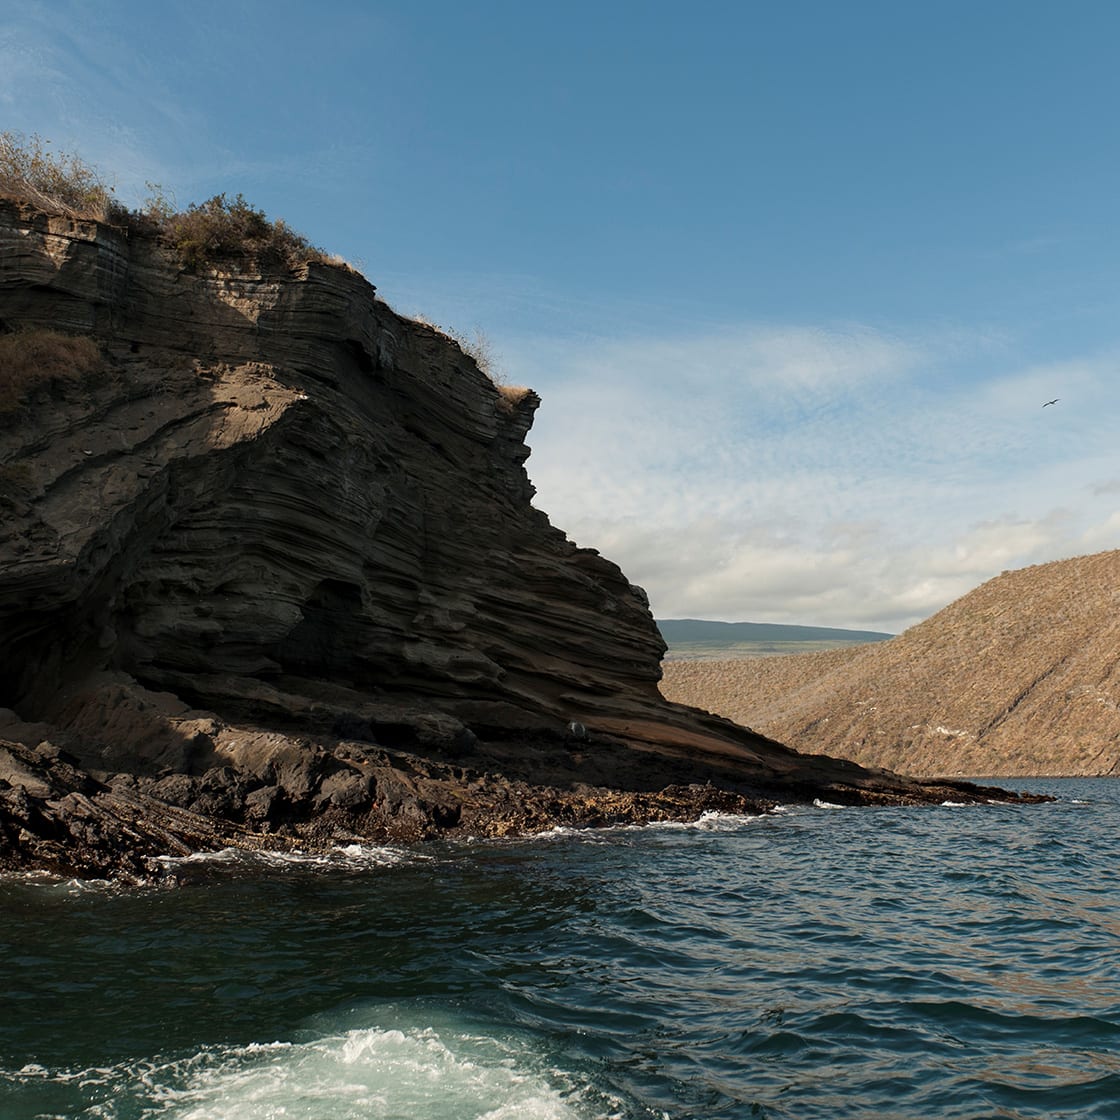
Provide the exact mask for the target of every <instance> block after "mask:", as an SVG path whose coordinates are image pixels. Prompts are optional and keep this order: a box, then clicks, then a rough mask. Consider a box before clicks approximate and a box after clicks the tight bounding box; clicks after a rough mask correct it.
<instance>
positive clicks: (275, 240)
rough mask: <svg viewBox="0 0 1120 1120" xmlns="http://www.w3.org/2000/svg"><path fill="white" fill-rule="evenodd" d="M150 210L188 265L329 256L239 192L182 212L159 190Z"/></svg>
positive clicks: (276, 264) (289, 262)
mask: <svg viewBox="0 0 1120 1120" xmlns="http://www.w3.org/2000/svg"><path fill="white" fill-rule="evenodd" d="M146 214H147V216H148V218H149V219H150V220H153V221H154V222H155V223H156V225H157V227H158V228H159V229H160V232H161V234H162V235H163V237H164V238H165V239H166V240H167V241H168V242H169V243H170V244H171V245H172V246H173V247H174V248H175V250H176V251H177V252H178V254H179V256H180V257H181V258H182V261H183V264H184V265H185V266H186V267H187V268H190V269H196V268H202V267H205V266H206V265H211V264H215V263H217V262H219V261H224V260H235V259H238V258H242V257H246V256H249V257H252V258H254V259H255V260H256V261H257V262H258V263H259V264H260V266H261V267H262V268H266V269H267V268H295V267H297V266H299V265H301V264H304V263H306V262H308V261H318V262H321V263H328V262H329V260H330V258H328V257H327V255H326V254H325V253H324V252H323V250H322V249H317V248H316V247H315V246H314V245H312V244H311V242H310V241H308V240H307V238H306V237H304V236H303V235H302V234H299V233H296V231H295V230H294V229H292V228H291V227H290V226H289V225H287V224H286V223H285V222H284V221H282V220H281V219H279V218H278V219H276V220H275V221H269V219H268V217H267V216H266V214H265V213H264V211H263V210H258V209H257V208H256V207H254V206H251V205H250V204H249V203H248V202H246V201H245V198H244V196H242V195H240V194H239V195H237V196H236V197H235V198H232V199H231V198H226V196H225V195H224V194H216V195H214V197H213V198H208V199H207V200H206V201H205V202H199V203H193V204H192V205H190V206H188V207H187V208H186V210H182V211H179V212H176V211H175V210H174V208H173V207H171V206H169V205H168V204H167V202H166V199H165V198H164V196H163V195H162V194H157V195H155V196H153V197H151V198H149V199H148V202H147V207H146Z"/></svg>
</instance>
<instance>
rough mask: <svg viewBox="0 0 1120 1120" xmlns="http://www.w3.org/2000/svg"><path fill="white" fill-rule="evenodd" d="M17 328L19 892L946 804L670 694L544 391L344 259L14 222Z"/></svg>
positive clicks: (4, 526)
mask: <svg viewBox="0 0 1120 1120" xmlns="http://www.w3.org/2000/svg"><path fill="white" fill-rule="evenodd" d="M0 332H3V333H2V334H0V341H5V343H6V345H5V347H4V349H3V350H2V351H0V518H2V520H0V708H2V709H3V711H0V740H2V742H0V866H35V865H45V866H54V867H58V868H62V869H68V870H73V869H76V870H78V871H81V872H90V871H113V870H119V869H120V867H121V866H127V867H129V868H131V869H132V870H134V871H137V872H139V869H140V868H141V866H142V863H143V860H144V858H146V857H147V856H149V855H151V854H153V853H157V852H160V851H168V850H171V851H180V850H183V851H185V850H187V849H188V848H191V847H196V846H213V845H215V844H219V843H228V842H237V843H267V844H281V843H294V842H301V843H305V842H327V841H329V840H330V839H331V838H335V839H340V838H343V837H353V836H372V837H383V836H397V837H403V838H409V837H413V836H426V835H432V834H433V833H434V832H438V831H451V832H454V831H455V830H467V831H474V832H495V831H499V832H500V831H504V830H508V829H515V828H528V827H545V826H547V825H548V824H550V823H554V822H555V821H557V820H561V819H563V820H572V821H577V822H578V821H585V822H586V821H601V820H607V819H612V820H613V819H646V818H647V817H649V816H651V815H653V816H656V815H681V814H687V813H694V812H698V811H700V810H701V809H702V808H704V807H705V805H710V804H715V803H716V802H719V804H721V805H724V806H728V805H735V804H738V805H740V806H744V805H746V804H747V803H748V801H749V799H751V798H753V799H755V800H756V801H757V799H758V798H764V797H766V796H771V795H774V794H775V793H780V794H781V795H782V796H787V795H793V794H794V793H796V794H798V795H801V796H811V795H814V794H818V793H819V794H821V795H822V796H824V795H827V796H828V797H830V798H831V799H832V800H837V799H848V800H853V801H855V800H868V799H874V798H876V797H887V798H891V799H896V800H898V799H901V800H906V799H912V800H922V799H928V798H931V797H935V796H938V795H939V794H938V792H937V791H935V790H927V789H924V788H922V787H920V786H917V785H915V784H914V783H912V782H908V781H906V780H903V779H900V778H897V777H896V776H893V775H888V774H883V773H869V772H866V771H862V770H860V769H859V768H857V767H854V766H852V765H851V764H847V763H836V762H833V761H832V760H829V759H821V758H817V759H807V758H803V757H801V756H799V755H797V754H795V753H793V752H791V751H789V750H787V749H786V748H784V747H782V746H780V745H779V744H777V743H774V742H772V741H770V740H767V739H765V738H763V737H762V736H760V735H756V734H753V733H750V732H747V731H744V730H742V729H737V728H735V727H733V726H731V725H730V724H727V723H725V722H724V721H721V720H717V719H713V718H711V717H708V716H706V715H703V714H701V713H698V712H693V711H690V710H688V709H685V708H681V707H678V706H674V705H670V704H668V703H666V702H665V701H664V700H663V699H662V698H661V696H660V694H659V692H658V689H657V682H658V679H659V676H660V658H661V655H662V652H663V648H664V647H663V644H662V642H661V639H660V636H659V635H658V633H657V630H656V627H655V625H654V623H653V620H652V618H651V617H650V614H649V610H648V608H647V604H646V600H645V596H644V595H643V593H642V592H641V591H640V589H638V588H636V587H634V586H632V585H631V584H630V583H629V582H628V581H627V580H626V578H625V577H624V576H623V574H622V573H621V572H620V571H619V569H618V568H617V567H616V566H615V565H613V564H611V563H609V562H608V561H607V560H605V559H603V558H602V557H601V556H599V555H598V554H597V553H596V552H594V551H591V550H588V549H580V548H577V547H575V546H574V545H573V544H572V543H571V542H569V541H568V540H567V539H566V538H565V537H564V535H563V533H561V532H560V531H559V530H557V529H555V528H553V527H552V526H551V525H550V524H549V521H548V519H547V517H546V516H545V514H543V513H541V512H540V511H538V510H536V509H535V508H534V507H533V506H532V504H531V499H532V496H533V489H532V486H531V484H530V482H529V480H528V477H527V475H526V472H525V469H524V462H525V460H526V457H527V456H528V453H529V452H528V449H527V447H526V445H525V437H526V433H527V432H528V430H529V427H530V423H531V420H532V416H533V412H534V410H535V409H536V407H537V405H538V403H539V401H538V399H537V397H536V396H535V395H534V394H533V393H531V392H528V391H525V392H521V393H511V392H508V391H504V392H503V391H500V390H499V389H498V388H497V387H496V386H495V385H494V384H493V383H492V382H491V381H490V380H489V379H488V378H487V377H486V376H485V375H484V374H483V373H482V372H481V371H480V370H479V369H478V367H477V365H476V364H475V362H474V361H473V360H472V359H471V358H470V357H469V356H468V355H467V354H465V353H464V352H463V351H462V349H461V348H460V347H459V346H458V345H457V344H456V343H455V342H454V341H452V340H451V339H449V338H447V337H446V336H444V335H443V334H441V333H440V332H439V331H437V330H435V329H433V328H431V327H428V326H425V325H423V324H420V323H417V322H414V321H411V320H408V319H404V318H402V317H400V316H398V315H397V314H395V313H394V312H393V311H392V310H391V309H390V308H389V307H388V306H387V305H386V304H385V303H384V302H382V301H380V300H379V299H378V298H377V297H376V294H375V291H374V289H373V288H372V287H371V286H370V285H369V284H368V283H367V282H366V281H365V280H364V279H363V278H362V277H361V276H360V275H358V274H356V273H354V272H353V271H351V270H349V269H347V268H346V267H343V266H336V265H330V264H323V263H306V264H304V265H302V266H300V267H299V268H298V269H296V270H295V271H291V270H276V269H272V270H269V269H262V268H261V267H260V266H259V263H256V262H254V261H253V260H252V259H250V258H245V259H242V260H239V261H235V262H231V263H230V264H229V265H228V266H227V267H224V268H222V269H218V268H202V269H199V270H197V271H190V270H186V269H184V267H183V266H182V263H181V261H179V260H178V259H176V257H175V256H174V254H173V253H172V252H171V251H170V250H168V249H167V248H166V247H164V246H163V245H161V243H160V241H159V238H158V236H157V234H156V233H154V232H152V231H147V232H145V231H144V230H142V229H139V230H138V229H133V230H131V231H128V230H125V229H118V228H114V227H110V226H107V225H104V224H101V223H97V222H92V221H81V220H76V219H74V218H70V217H65V216H58V215H47V214H45V213H42V212H40V211H38V210H36V209H34V208H32V207H29V206H27V205H26V204H22V203H17V202H4V201H2V200H0ZM75 340H82V341H83V345H84V346H85V350H84V351H80V352H79V351H76V350H75V348H74V345H71V344H73V343H75ZM5 361H6V362H7V368H6V369H5V368H3V362H5ZM707 783H711V784H710V785H709V784H707ZM690 789H691V792H689V791H690ZM666 790H668V792H666ZM731 794H734V797H732V798H731V801H730V802H729V801H728V800H727V797H728V796H730V795H731ZM735 797H738V798H739V800H738V801H735ZM713 799H714V800H713ZM744 799H746V800H744Z"/></svg>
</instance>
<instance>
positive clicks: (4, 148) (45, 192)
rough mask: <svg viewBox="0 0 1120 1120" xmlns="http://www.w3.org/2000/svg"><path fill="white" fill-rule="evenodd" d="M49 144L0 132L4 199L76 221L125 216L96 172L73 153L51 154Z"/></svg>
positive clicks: (0, 178) (0, 187) (0, 188)
mask: <svg viewBox="0 0 1120 1120" xmlns="http://www.w3.org/2000/svg"><path fill="white" fill-rule="evenodd" d="M49 143H50V141H48V140H43V139H41V138H40V137H38V136H23V135H21V134H20V133H18V132H0V195H4V196H6V197H8V198H14V199H17V200H18V201H20V202H30V203H31V204H32V205H34V206H37V207H39V208H40V209H42V210H46V211H48V212H50V213H57V214H66V215H68V216H69V217H72V218H92V219H95V220H96V221H102V222H103V221H108V220H109V219H110V218H112V217H114V216H116V215H118V214H119V213H123V207H119V206H118V204H117V203H116V201H115V200H114V199H113V188H112V187H111V186H109V185H108V184H107V183H106V182H105V180H104V179H103V178H102V177H101V174H100V173H99V172H98V171H97V170H96V169H95V168H93V167H91V166H90V165H89V164H88V163H86V162H85V161H84V160H83V159H81V158H80V157H79V156H76V155H73V154H71V153H69V152H51V151H48V150H47V147H46V145H47V144H49Z"/></svg>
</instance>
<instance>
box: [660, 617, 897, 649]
mask: <svg viewBox="0 0 1120 1120" xmlns="http://www.w3.org/2000/svg"><path fill="white" fill-rule="evenodd" d="M657 627H658V629H659V630H660V631H661V636H662V637H663V638H664V639H665V643H666V645H668V647H669V653H668V656H669V657H670V658H679V657H685V658H698V657H699V658H712V657H768V656H774V655H775V654H790V653H805V652H809V651H813V650H823V649H834V648H836V647H837V646H850V645H852V644H854V643H862V642H881V641H885V640H886V639H887V638H891V637H893V635H892V634H883V633H880V632H879V631H877V630H839V629H836V628H834V627H831V626H786V625H782V624H781V623H774V622H715V621H710V620H708V619H699V618H665V619H660V620H659V621H658V623H657Z"/></svg>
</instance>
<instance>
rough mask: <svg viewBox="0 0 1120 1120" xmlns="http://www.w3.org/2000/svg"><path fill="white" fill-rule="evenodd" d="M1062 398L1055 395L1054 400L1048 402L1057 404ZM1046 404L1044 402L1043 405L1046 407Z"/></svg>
mask: <svg viewBox="0 0 1120 1120" xmlns="http://www.w3.org/2000/svg"><path fill="white" fill-rule="evenodd" d="M1061 399H1062V398H1061V397H1055V398H1054V399H1053V400H1052V401H1047V402H1046V404H1057V403H1058V401H1060V400H1061ZM1046 404H1044V405H1043V406H1042V407H1043V408H1045V407H1046Z"/></svg>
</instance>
